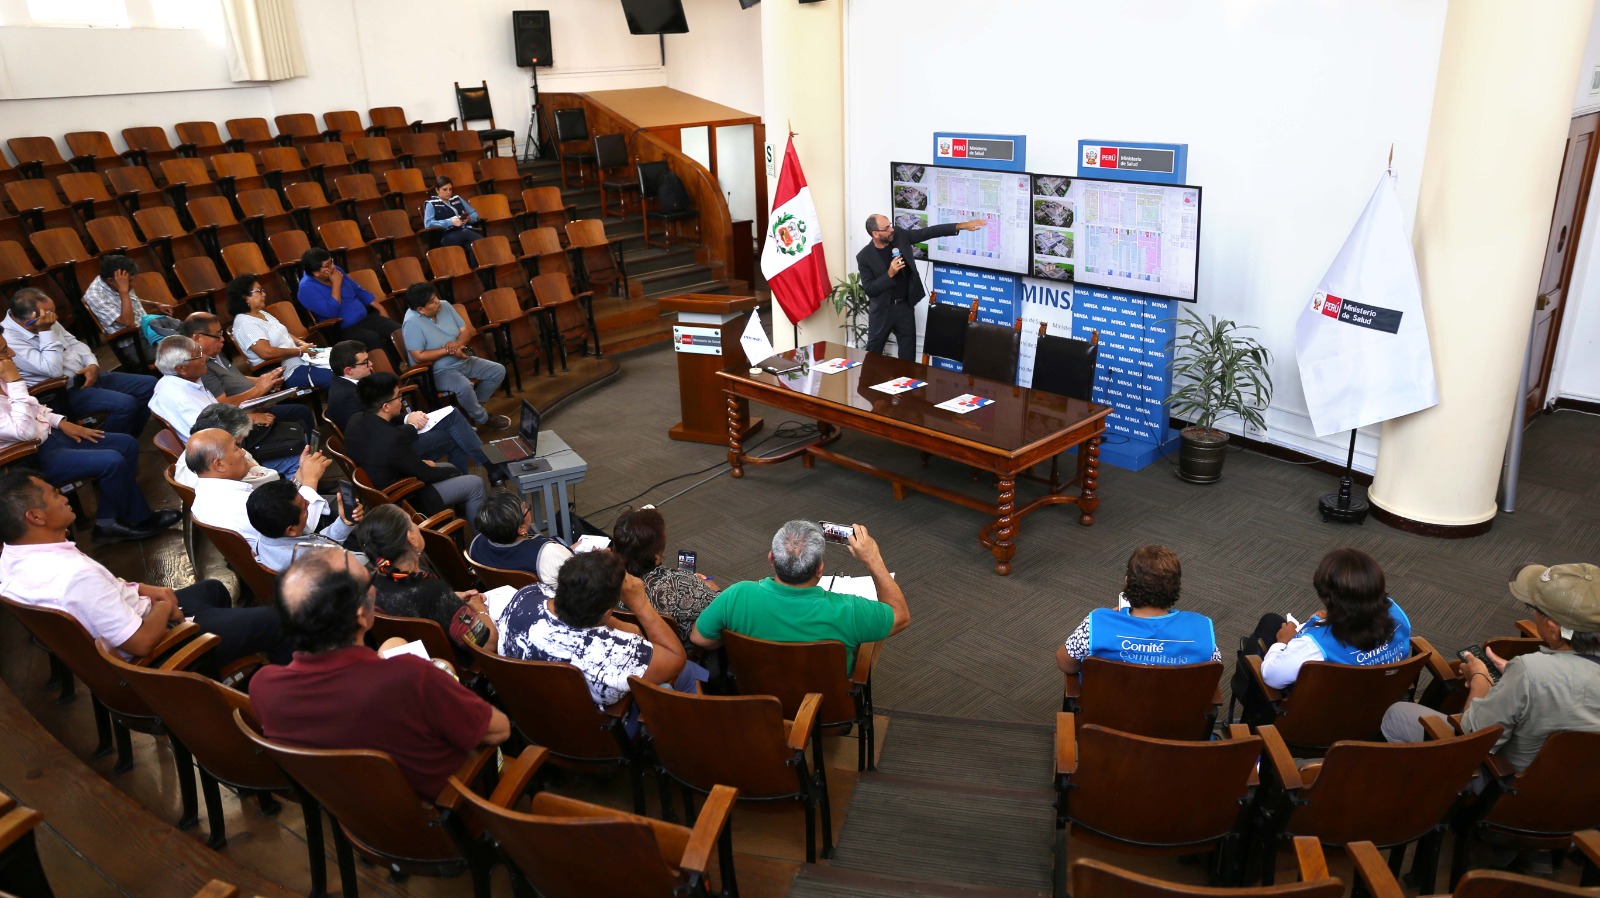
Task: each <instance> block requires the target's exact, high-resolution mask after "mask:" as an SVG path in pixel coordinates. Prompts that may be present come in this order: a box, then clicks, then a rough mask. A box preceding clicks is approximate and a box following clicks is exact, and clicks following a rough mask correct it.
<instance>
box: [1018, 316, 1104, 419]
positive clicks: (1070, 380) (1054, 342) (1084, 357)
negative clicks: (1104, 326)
mask: <svg viewBox="0 0 1600 898" xmlns="http://www.w3.org/2000/svg"><path fill="white" fill-rule="evenodd" d="M1045 331H1046V324H1045V323H1044V322H1043V321H1041V322H1039V343H1038V348H1037V349H1036V350H1035V351H1034V356H1033V389H1035V390H1044V391H1045V392H1047V393H1054V394H1056V395H1057V396H1066V397H1068V398H1071V399H1082V400H1084V401H1086V402H1087V401H1089V400H1091V399H1093V398H1094V373H1095V363H1096V362H1097V361H1099V358H1100V332H1099V331H1090V332H1089V339H1087V340H1078V339H1074V338H1072V337H1058V336H1056V335H1055V334H1050V333H1046V332H1045Z"/></svg>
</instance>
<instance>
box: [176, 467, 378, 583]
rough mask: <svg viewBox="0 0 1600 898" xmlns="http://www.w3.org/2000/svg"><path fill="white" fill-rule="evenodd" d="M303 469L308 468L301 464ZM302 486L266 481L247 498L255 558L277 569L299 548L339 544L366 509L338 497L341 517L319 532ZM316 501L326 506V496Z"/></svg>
mask: <svg viewBox="0 0 1600 898" xmlns="http://www.w3.org/2000/svg"><path fill="white" fill-rule="evenodd" d="M190 445H191V446H193V444H192V443H191V444H190ZM300 470H302V471H304V470H305V468H304V467H303V466H302V467H301V469H300ZM303 489H304V487H301V486H300V485H299V484H295V483H290V482H288V481H285V480H278V481H274V482H272V483H263V484H261V486H260V487H259V488H258V489H255V490H252V491H251V493H250V498H248V499H246V500H245V502H244V510H245V514H246V515H248V516H249V518H250V526H251V527H252V528H254V529H255V531H256V541H255V543H254V544H253V546H252V548H254V549H255V556H256V560H257V561H259V562H261V563H262V564H263V565H265V566H266V567H268V568H270V569H272V570H274V571H279V572H281V571H282V570H283V569H284V568H286V567H288V566H289V562H290V561H292V560H293V559H294V555H295V553H296V552H304V551H306V549H308V548H313V547H321V548H335V549H336V548H339V547H340V546H342V545H343V544H344V543H345V541H346V539H347V537H348V536H349V535H350V531H351V528H352V527H353V526H354V525H356V524H359V523H360V522H361V518H362V515H363V512H364V510H363V509H362V507H361V503H359V502H357V503H356V507H355V508H354V509H347V508H345V507H344V498H343V497H342V496H341V497H336V498H335V501H336V502H338V503H339V518H338V520H336V521H334V522H333V523H331V524H329V525H328V529H327V530H325V531H323V532H322V533H318V532H316V531H315V530H313V529H312V525H313V523H314V522H313V521H312V520H311V504H312V502H311V500H309V499H307V498H306V497H305V494H304V493H303V492H302V490H303ZM316 501H318V502H320V503H322V505H323V506H324V509H325V508H326V505H327V502H326V500H324V499H322V498H321V497H320V496H319V497H318V498H317V500H316ZM324 513H325V511H324Z"/></svg>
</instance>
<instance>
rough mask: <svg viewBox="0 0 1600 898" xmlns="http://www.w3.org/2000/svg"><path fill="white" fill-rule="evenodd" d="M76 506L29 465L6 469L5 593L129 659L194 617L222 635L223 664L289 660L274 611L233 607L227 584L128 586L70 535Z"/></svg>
mask: <svg viewBox="0 0 1600 898" xmlns="http://www.w3.org/2000/svg"><path fill="white" fill-rule="evenodd" d="M72 519H73V515H72V507H71V505H69V504H68V502H67V497H66V496H63V495H62V494H61V491H60V490H57V489H56V488H55V487H53V486H51V485H50V484H48V483H46V482H45V481H44V480H42V479H40V478H39V477H38V476H37V475H35V474H33V473H32V472H30V471H26V470H14V471H8V472H6V473H5V474H0V542H4V543H5V551H4V552H0V593H3V594H4V595H6V596H7V597H9V598H12V599H15V600H16V601H18V602H22V603H23V604H26V605H36V606H39V607H42V608H54V609H56V610H58V611H64V612H66V613H67V614H70V615H72V616H73V618H75V619H76V620H77V621H78V623H80V624H82V625H83V628H84V629H85V630H88V631H89V635H90V636H91V637H93V638H95V639H101V640H104V641H105V643H106V645H108V646H111V647H113V648H116V649H117V650H118V651H120V652H122V653H123V654H124V655H126V656H128V657H141V656H143V655H145V654H147V653H148V652H149V651H150V650H151V649H152V648H154V647H155V646H156V644H157V643H159V642H160V641H161V637H162V636H164V635H165V634H166V631H167V627H168V626H169V625H171V624H176V623H181V622H182V621H183V619H184V618H185V617H192V618H194V622H195V623H196V624H198V625H199V626H200V629H202V630H204V631H206V632H207V633H214V634H216V635H217V636H218V637H219V638H220V639H221V640H222V642H221V643H220V644H219V645H218V646H217V661H218V663H219V664H222V665H226V664H227V663H228V662H230V661H233V660H235V659H237V658H242V657H244V656H246V655H252V654H255V653H257V652H261V653H264V654H266V656H267V658H268V659H269V660H271V661H272V662H274V663H278V664H281V663H283V662H285V661H288V660H289V646H288V643H287V642H286V641H285V640H284V638H283V634H282V631H281V629H280V626H279V623H278V615H277V613H276V612H275V611H273V610H272V609H271V608H234V607H233V598H232V596H230V595H228V589H227V587H225V586H223V585H222V584H221V583H218V582H217V581H216V580H201V581H200V582H198V583H195V584H193V585H191V586H186V587H184V588H183V589H179V590H176V591H174V590H172V589H170V588H168V587H165V586H151V585H149V584H146V583H129V582H127V581H125V580H123V579H122V578H121V577H117V576H114V575H113V574H112V573H111V572H110V571H108V570H106V569H105V567H104V566H103V565H101V564H100V563H99V562H97V561H95V560H94V559H93V558H90V557H89V556H88V555H85V554H84V553H83V551H82V550H80V549H79V548H78V546H77V545H76V544H75V543H73V542H72V541H71V540H70V539H69V538H68V537H69V534H70V531H71V529H72Z"/></svg>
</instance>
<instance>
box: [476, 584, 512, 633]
mask: <svg viewBox="0 0 1600 898" xmlns="http://www.w3.org/2000/svg"><path fill="white" fill-rule="evenodd" d="M516 594H517V588H516V587H515V586H496V587H495V588H494V589H491V590H489V591H488V592H486V593H484V594H483V605H484V607H485V608H487V609H488V611H489V618H490V619H491V620H493V621H494V622H495V623H496V624H499V623H500V615H502V614H505V612H506V606H507V605H509V604H511V597H512V596H514V595H516Z"/></svg>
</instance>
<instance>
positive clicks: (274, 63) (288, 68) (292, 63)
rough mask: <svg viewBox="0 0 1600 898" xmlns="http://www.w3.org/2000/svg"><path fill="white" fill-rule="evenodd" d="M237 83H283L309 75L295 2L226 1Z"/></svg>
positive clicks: (230, 53)
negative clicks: (287, 79)
mask: <svg viewBox="0 0 1600 898" xmlns="http://www.w3.org/2000/svg"><path fill="white" fill-rule="evenodd" d="M222 13H223V16H224V17H225V18H226V20H227V25H228V65H229V69H230V74H231V75H232V77H233V80H235V81H282V80H284V79H286V78H296V77H299V76H302V75H304V74H305V73H306V61H305V57H304V56H303V55H302V54H301V52H300V27H299V25H298V24H296V22H295V18H294V0H222Z"/></svg>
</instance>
